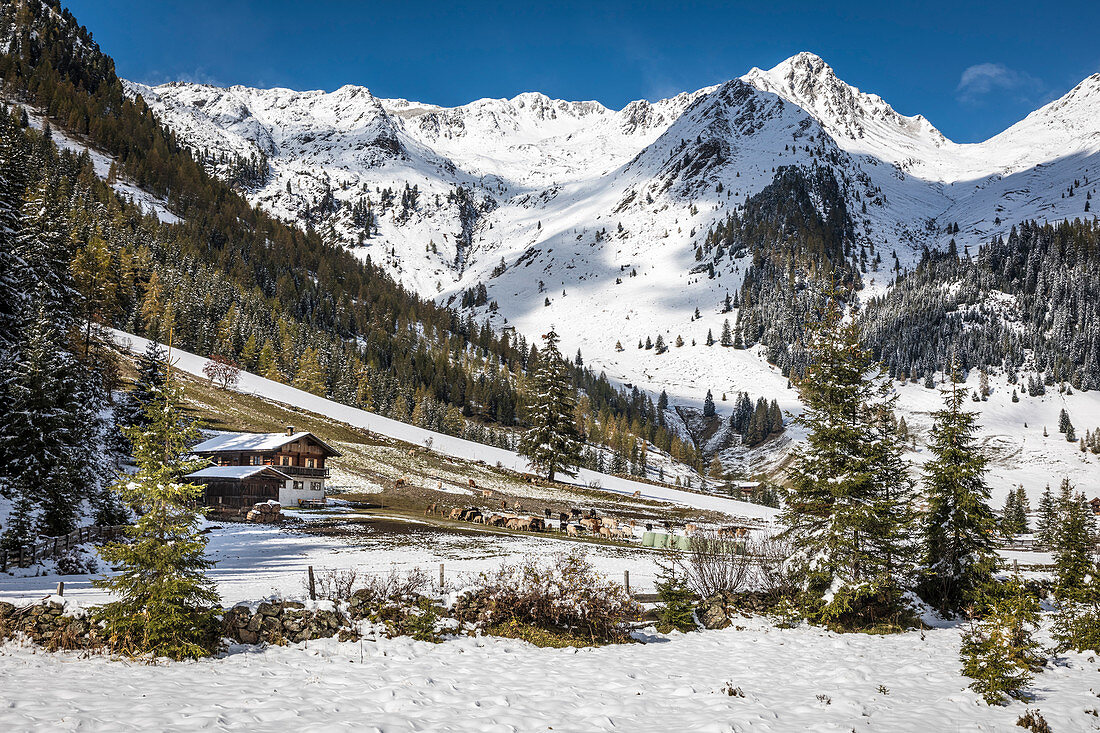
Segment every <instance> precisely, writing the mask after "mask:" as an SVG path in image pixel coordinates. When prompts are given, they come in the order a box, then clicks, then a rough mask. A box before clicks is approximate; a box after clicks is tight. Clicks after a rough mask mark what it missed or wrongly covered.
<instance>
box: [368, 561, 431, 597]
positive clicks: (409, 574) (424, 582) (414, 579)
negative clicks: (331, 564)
mask: <svg viewBox="0 0 1100 733" xmlns="http://www.w3.org/2000/svg"><path fill="white" fill-rule="evenodd" d="M362 588H363V590H364V591H366V594H365V595H367V596H368V597H370V598H375V599H377V600H379V601H384V600H390V601H394V600H405V599H409V598H413V597H416V596H424V595H428V594H429V593H431V591H432V577H431V573H429V572H427V571H425V570H422V569H420V568H413V569H412V570H407V571H405V572H401V571H400V570H398V569H397V568H393V569H391V570H390V571H389V572H388V573H385V574H382V573H379V574H375V575H367V576H365V577H364V578H363V584H362Z"/></svg>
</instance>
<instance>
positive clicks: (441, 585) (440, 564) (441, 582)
mask: <svg viewBox="0 0 1100 733" xmlns="http://www.w3.org/2000/svg"><path fill="white" fill-rule="evenodd" d="M443 584H444V580H443V563H439V590H440V591H441V592H442V590H443Z"/></svg>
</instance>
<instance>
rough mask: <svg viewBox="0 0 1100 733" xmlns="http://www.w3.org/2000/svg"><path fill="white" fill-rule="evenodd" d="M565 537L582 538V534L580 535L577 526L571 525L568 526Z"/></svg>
mask: <svg viewBox="0 0 1100 733" xmlns="http://www.w3.org/2000/svg"><path fill="white" fill-rule="evenodd" d="M565 536H566V537H580V536H581V533H580V530H578V529H577V525H575V524H570V525H569V526H567V527H566V528H565Z"/></svg>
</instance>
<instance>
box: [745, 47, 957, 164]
mask: <svg viewBox="0 0 1100 733" xmlns="http://www.w3.org/2000/svg"><path fill="white" fill-rule="evenodd" d="M742 79H743V80H744V81H745V82H747V83H749V84H751V85H753V86H755V87H756V88H757V89H760V90H762V91H766V92H772V93H773V94H778V95H779V96H780V97H783V98H784V99H786V100H787V101H789V102H792V103H794V104H797V105H798V106H799V107H801V108H802V109H804V110H806V111H807V112H809V113H810V114H811V115H813V116H814V117H815V118H816V119H817V120H818V122H820V123H821V125H822V127H824V128H825V129H826V130H827V131H829V133H831V134H832V135H834V136H836V137H838V138H841V139H847V140H849V141H851V142H855V143H857V147H861V148H862V147H866V146H867V145H865V143H870V145H869V146H870V147H871V148H872V149H873V152H875V153H877V154H881V153H888V151H889V150H890V149H891V148H892V147H893V145H894V141H896V139H897V138H898V136H899V135H900V136H902V137H903V138H906V139H909V140H911V141H919V142H921V143H923V144H927V145H931V146H934V147H940V146H942V145H943V144H945V143H947V142H948V141H947V138H945V137H944V136H943V134H942V133H941V132H940V131H939V130H937V129H936V128H935V127H933V126H932V124H931V123H929V122H928V120H926V119H925V118H924V117H921V116H920V115H917V116H915V117H907V116H905V115H902V114H899V113H898V112H896V111H895V110H894V108H893V107H891V106H890V105H889V104H887V103H886V101H885V100H883V99H882V97H880V96H878V95H877V94H869V93H867V92H861V91H860V90H859V89H858V88H856V87H854V86H852V85H850V84H847V83H846V82H844V81H843V80H841V79H840V78H838V77H837V75H836V72H834V71H833V68H832V67H831V66H829V64H827V63H826V62H825V60H824V59H822V58H821V57H820V56H818V55H817V54H814V53H810V52H808V51H803V52H801V53H798V54H795V55H794V56H791V57H790V58H789V59H787V60H785V61H783V62H781V63H779V64H777V65H776V66H774V67H772V68H771V69H768V70H767V71H764V70H762V69H759V68H753V69H752V70H751V71H749V73H747V74H745V76H743V77H742ZM874 140H879V141H882V142H885V141H887V140H890V141H891V142H889V143H887V144H886V147H885V148H884V149H883V150H878V149H877V147H879V146H875V145H874V143H873V141H874Z"/></svg>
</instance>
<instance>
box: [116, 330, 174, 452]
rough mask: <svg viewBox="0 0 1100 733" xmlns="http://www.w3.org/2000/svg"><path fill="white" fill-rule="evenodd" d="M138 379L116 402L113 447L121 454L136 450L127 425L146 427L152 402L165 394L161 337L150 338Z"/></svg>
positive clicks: (141, 361) (138, 365)
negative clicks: (152, 339) (127, 432)
mask: <svg viewBox="0 0 1100 733" xmlns="http://www.w3.org/2000/svg"><path fill="white" fill-rule="evenodd" d="M135 366H136V367H137V379H136V380H134V386H133V388H132V389H130V390H127V391H125V392H123V394H122V395H121V396H120V397H119V398H118V400H117V401H116V404H115V409H114V416H115V432H114V434H113V435H112V440H111V443H112V448H114V449H115V450H116V451H117V452H118V453H119V454H122V455H125V456H129V455H130V454H131V452H132V451H133V446H132V445H131V444H130V439H129V438H128V437H127V436H126V429H127V428H130V427H133V426H135V425H136V426H139V427H144V426H145V424H146V419H147V417H146V416H147V415H148V406H149V403H150V402H151V401H152V400H153V399H155V398H157V397H158V396H160V395H163V394H164V388H165V385H166V384H167V379H168V373H167V354H166V353H165V350H164V347H163V346H161V345H160V343H159V342H157V341H150V342H149V343H148V345H147V346H146V347H145V351H144V352H143V353H142V354H141V355H140V356H138V358H137V364H135Z"/></svg>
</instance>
